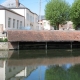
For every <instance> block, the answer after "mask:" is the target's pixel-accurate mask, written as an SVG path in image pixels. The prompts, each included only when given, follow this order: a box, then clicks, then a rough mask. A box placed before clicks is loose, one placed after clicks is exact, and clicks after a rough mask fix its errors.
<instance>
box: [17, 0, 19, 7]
mask: <svg viewBox="0 0 80 80" xmlns="http://www.w3.org/2000/svg"><path fill="white" fill-rule="evenodd" d="M18 7H19V0H16V8H18Z"/></svg>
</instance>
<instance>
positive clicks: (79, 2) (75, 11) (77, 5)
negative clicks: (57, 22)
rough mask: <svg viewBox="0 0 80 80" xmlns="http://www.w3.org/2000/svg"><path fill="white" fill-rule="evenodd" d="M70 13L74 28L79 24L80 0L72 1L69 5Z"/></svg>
mask: <svg viewBox="0 0 80 80" xmlns="http://www.w3.org/2000/svg"><path fill="white" fill-rule="evenodd" d="M70 15H71V20H72V22H73V24H74V28H75V29H76V28H77V27H78V26H80V0H75V1H74V3H73V4H72V7H71V11H70Z"/></svg>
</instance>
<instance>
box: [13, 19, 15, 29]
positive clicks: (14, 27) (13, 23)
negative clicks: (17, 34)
mask: <svg viewBox="0 0 80 80" xmlns="http://www.w3.org/2000/svg"><path fill="white" fill-rule="evenodd" d="M13 28H15V19H13Z"/></svg>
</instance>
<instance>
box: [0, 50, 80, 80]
mask: <svg viewBox="0 0 80 80" xmlns="http://www.w3.org/2000/svg"><path fill="white" fill-rule="evenodd" d="M0 80H80V49H50V50H10V51H0Z"/></svg>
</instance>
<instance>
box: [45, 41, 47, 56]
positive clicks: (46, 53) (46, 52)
mask: <svg viewBox="0 0 80 80" xmlns="http://www.w3.org/2000/svg"><path fill="white" fill-rule="evenodd" d="M45 48H46V56H47V42H46V46H45Z"/></svg>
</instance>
